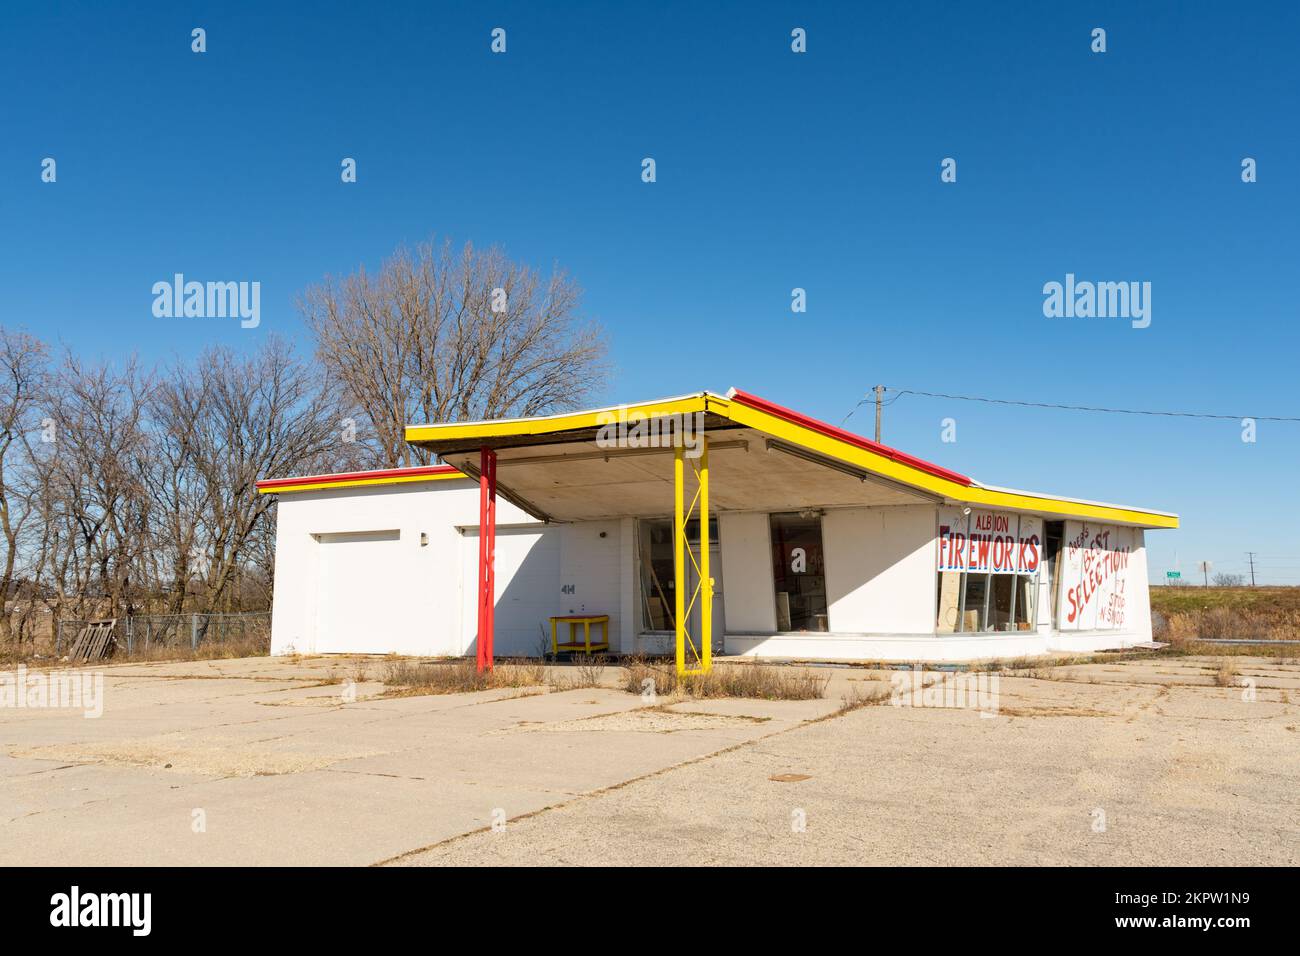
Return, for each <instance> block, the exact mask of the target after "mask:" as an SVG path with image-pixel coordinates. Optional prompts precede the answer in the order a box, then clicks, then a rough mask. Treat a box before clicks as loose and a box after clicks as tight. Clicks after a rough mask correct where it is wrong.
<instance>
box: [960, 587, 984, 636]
mask: <svg viewBox="0 0 1300 956" xmlns="http://www.w3.org/2000/svg"><path fill="white" fill-rule="evenodd" d="M963 576H964V577H965V578H966V587H965V593H964V594H963V598H964V604H963V606H962V613H961V629H962V632H963V633H969V632H971V631H986V630H988V596H989V576H988V575H987V574H967V575H963Z"/></svg>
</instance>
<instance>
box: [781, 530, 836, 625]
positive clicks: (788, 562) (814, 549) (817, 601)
mask: <svg viewBox="0 0 1300 956" xmlns="http://www.w3.org/2000/svg"><path fill="white" fill-rule="evenodd" d="M771 522H772V580H773V582H774V585H775V588H776V629H777V630H778V631H825V630H828V629H829V624H828V618H827V615H826V568H825V564H824V559H823V555H822V519H821V515H819V514H799V513H791V514H774V515H772V517H771Z"/></svg>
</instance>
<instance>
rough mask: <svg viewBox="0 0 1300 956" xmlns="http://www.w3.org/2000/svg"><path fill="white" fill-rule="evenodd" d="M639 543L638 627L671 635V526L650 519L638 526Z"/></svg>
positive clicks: (665, 520)
mask: <svg viewBox="0 0 1300 956" xmlns="http://www.w3.org/2000/svg"><path fill="white" fill-rule="evenodd" d="M638 530H639V534H638V536H637V537H638V541H639V544H640V551H641V553H640V555H639V558H640V562H639V563H640V565H641V575H640V576H641V626H642V627H643V628H645V629H646V630H648V631H671V630H673V628H675V627H676V624H675V623H674V620H673V612H674V611H675V609H676V598H675V594H676V592H675V591H674V587H675V586H676V581H677V578H676V574H675V573H674V569H673V522H672V519H670V518H650V519H646V520H643V521H642V522H641V524H640V528H639V529H638Z"/></svg>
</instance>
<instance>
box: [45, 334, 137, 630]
mask: <svg viewBox="0 0 1300 956" xmlns="http://www.w3.org/2000/svg"><path fill="white" fill-rule="evenodd" d="M151 387H152V384H151V380H150V376H149V375H148V374H147V373H146V372H143V371H142V370H141V369H140V368H139V366H138V364H137V362H136V361H135V360H134V359H131V360H128V361H127V362H125V363H124V364H123V365H122V366H121V367H120V368H116V367H114V366H112V365H109V364H108V363H100V364H95V365H89V364H86V363H84V362H83V361H82V360H80V359H79V358H77V357H76V356H74V355H72V354H71V353H68V354H67V355H66V356H65V357H64V359H63V363H62V365H61V366H60V367H59V369H58V370H57V372H56V373H55V374H54V376H53V380H52V382H51V389H50V393H51V394H50V402H49V404H50V409H51V417H52V420H53V425H54V428H55V434H54V437H55V441H54V442H52V443H51V444H50V445H49V446H48V447H49V451H48V453H47V454H46V455H45V456H44V459H43V461H42V462H41V464H40V471H41V479H40V480H41V483H42V485H43V486H44V494H43V496H42V502H43V506H44V508H45V509H46V511H45V515H44V518H45V520H46V521H47V522H48V523H49V526H50V527H49V535H48V538H47V542H46V543H47V546H48V547H50V548H51V549H52V551H53V554H52V555H51V558H52V560H51V561H48V562H46V563H45V564H46V568H47V570H56V571H57V574H58V577H57V580H56V582H55V589H56V591H57V592H58V594H59V597H60V600H59V601H58V604H59V605H60V606H61V605H62V603H63V599H65V598H67V597H71V598H72V599H73V602H74V606H75V607H76V608H77V611H78V613H80V612H82V611H83V610H84V609H85V608H86V607H87V606H89V605H96V604H102V605H105V607H104V610H107V611H110V612H114V613H115V612H116V610H117V609H118V608H120V607H122V606H123V605H124V604H125V605H129V603H130V600H131V596H132V593H133V591H134V589H135V587H136V586H137V585H138V584H139V583H140V582H139V581H138V580H135V579H133V577H132V571H133V570H134V569H135V568H136V567H138V565H139V563H140V559H141V557H142V556H143V555H144V554H145V553H146V550H147V548H148V545H149V534H148V527H149V521H150V511H151V503H150V499H149V497H148V494H147V492H146V483H145V481H144V474H145V471H146V468H147V462H148V455H149V451H150V443H149V440H148V436H147V433H146V426H147V422H146V420H145V410H146V403H147V400H148V397H149V392H150V389H151Z"/></svg>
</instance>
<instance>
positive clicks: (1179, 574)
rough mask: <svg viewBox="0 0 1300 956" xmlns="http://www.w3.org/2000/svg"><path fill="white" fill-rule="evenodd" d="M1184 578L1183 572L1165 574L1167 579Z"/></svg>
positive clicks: (1167, 572)
mask: <svg viewBox="0 0 1300 956" xmlns="http://www.w3.org/2000/svg"><path fill="white" fill-rule="evenodd" d="M1182 576H1183V572H1182V571H1166V572H1165V577H1167V578H1181V577H1182Z"/></svg>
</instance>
